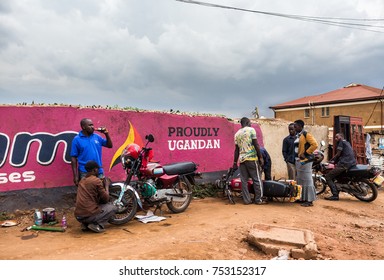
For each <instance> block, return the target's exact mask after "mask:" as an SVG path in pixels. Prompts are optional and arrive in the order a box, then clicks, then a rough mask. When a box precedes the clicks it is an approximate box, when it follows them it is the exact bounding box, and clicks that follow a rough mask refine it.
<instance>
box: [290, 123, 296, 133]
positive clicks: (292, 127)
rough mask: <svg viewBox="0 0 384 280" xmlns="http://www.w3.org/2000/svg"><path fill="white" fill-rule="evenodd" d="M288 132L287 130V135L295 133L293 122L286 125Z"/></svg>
mask: <svg viewBox="0 0 384 280" xmlns="http://www.w3.org/2000/svg"><path fill="white" fill-rule="evenodd" d="M288 132H289V135H291V136H294V135H295V134H296V130H295V123H290V124H289V125H288Z"/></svg>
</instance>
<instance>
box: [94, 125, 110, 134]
mask: <svg viewBox="0 0 384 280" xmlns="http://www.w3.org/2000/svg"><path fill="white" fill-rule="evenodd" d="M96 130H97V131H98V132H101V133H103V134H107V133H108V129H107V128H106V127H105V126H101V127H98V128H97V129H96Z"/></svg>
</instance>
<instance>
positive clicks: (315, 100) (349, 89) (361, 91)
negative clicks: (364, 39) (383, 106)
mask: <svg viewBox="0 0 384 280" xmlns="http://www.w3.org/2000/svg"><path fill="white" fill-rule="evenodd" d="M381 94H382V90H381V89H378V88H374V87H370V86H366V85H359V84H350V85H348V86H345V87H343V88H340V89H336V90H333V91H330V92H327V93H323V94H319V95H313V96H305V97H302V98H299V99H296V100H292V101H288V102H285V103H281V104H278V105H275V106H271V107H269V108H270V109H285V108H295V107H302V106H308V104H309V103H311V105H312V106H313V105H324V104H335V103H344V102H357V101H363V100H364V101H365V100H372V99H373V100H374V99H378V98H380V97H381Z"/></svg>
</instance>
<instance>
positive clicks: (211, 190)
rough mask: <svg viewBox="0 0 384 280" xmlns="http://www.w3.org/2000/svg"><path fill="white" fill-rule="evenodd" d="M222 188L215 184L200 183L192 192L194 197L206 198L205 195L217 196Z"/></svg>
mask: <svg viewBox="0 0 384 280" xmlns="http://www.w3.org/2000/svg"><path fill="white" fill-rule="evenodd" d="M219 191H220V190H219V189H218V188H217V187H216V186H215V185H214V184H210V183H207V184H200V185H195V186H194V188H193V190H192V193H193V197H196V198H205V197H217V196H218V192H219Z"/></svg>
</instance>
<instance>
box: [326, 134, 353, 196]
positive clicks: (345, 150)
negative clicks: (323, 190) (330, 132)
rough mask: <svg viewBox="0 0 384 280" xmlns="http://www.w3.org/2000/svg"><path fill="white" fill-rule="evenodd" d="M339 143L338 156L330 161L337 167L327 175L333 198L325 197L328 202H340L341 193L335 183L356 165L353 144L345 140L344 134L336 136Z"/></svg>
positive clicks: (337, 147)
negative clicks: (335, 180) (341, 175)
mask: <svg viewBox="0 0 384 280" xmlns="http://www.w3.org/2000/svg"><path fill="white" fill-rule="evenodd" d="M335 139H336V141H337V146H336V155H335V156H334V157H333V158H332V159H331V160H330V161H329V163H335V164H336V167H335V168H334V169H333V170H332V171H330V172H329V173H328V174H327V175H325V179H326V180H327V184H328V186H329V187H330V188H331V192H332V196H329V197H325V199H326V200H339V191H338V190H337V187H336V185H335V182H334V181H333V180H334V179H335V178H336V177H337V176H339V175H340V174H342V173H344V172H346V171H348V170H349V169H350V168H351V167H352V166H355V165H356V157H355V153H354V151H353V149H352V146H351V144H350V143H349V142H348V141H347V140H345V139H344V135H343V134H342V133H338V134H336V136H335Z"/></svg>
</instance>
